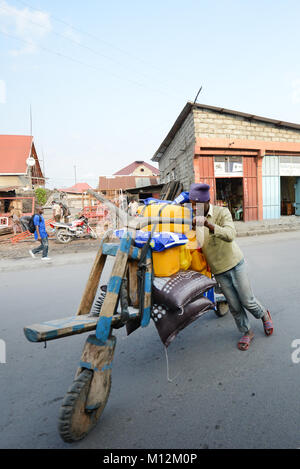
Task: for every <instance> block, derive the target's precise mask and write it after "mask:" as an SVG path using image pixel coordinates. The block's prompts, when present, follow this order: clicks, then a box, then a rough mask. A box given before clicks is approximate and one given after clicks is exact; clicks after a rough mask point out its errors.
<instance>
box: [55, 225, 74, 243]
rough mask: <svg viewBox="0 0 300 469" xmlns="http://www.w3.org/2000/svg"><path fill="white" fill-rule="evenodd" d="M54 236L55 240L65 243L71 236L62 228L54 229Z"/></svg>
mask: <svg viewBox="0 0 300 469" xmlns="http://www.w3.org/2000/svg"><path fill="white" fill-rule="evenodd" d="M55 236H56V239H57V241H58V242H59V243H61V244H67V243H69V242H70V241H71V239H72V236H70V235H68V233H67V230H64V229H62V228H60V229H58V230H57V231H56V235H55Z"/></svg>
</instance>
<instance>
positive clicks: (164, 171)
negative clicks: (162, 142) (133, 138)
mask: <svg viewBox="0 0 300 469" xmlns="http://www.w3.org/2000/svg"><path fill="white" fill-rule="evenodd" d="M194 147H195V128H194V118H193V114H192V113H190V114H189V115H188V116H187V118H186V119H185V121H184V122H183V124H182V126H181V127H180V129H179V130H178V132H177V133H176V135H175V137H174V138H173V140H172V142H171V143H170V145H169V147H168V148H167V150H166V151H165V153H164V155H163V156H162V158H161V159H160V161H159V170H160V172H161V173H160V182H161V183H166V182H169V181H172V180H173V179H176V180H177V181H180V182H181V183H182V184H183V186H184V190H188V189H189V187H190V184H191V183H192V182H193V181H194V166H193V160H194V149H195V148H194Z"/></svg>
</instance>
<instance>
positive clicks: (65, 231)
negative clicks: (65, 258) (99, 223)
mask: <svg viewBox="0 0 300 469" xmlns="http://www.w3.org/2000/svg"><path fill="white" fill-rule="evenodd" d="M50 226H51V228H52V229H53V230H55V236H56V239H57V241H58V242H59V243H62V244H67V243H69V242H70V241H72V239H75V238H86V237H89V238H93V239H96V238H97V234H96V232H95V231H94V230H93V229H92V227H91V226H90V225H89V222H88V219H87V218H86V217H80V218H78V220H74V221H73V222H72V223H60V222H53V223H50Z"/></svg>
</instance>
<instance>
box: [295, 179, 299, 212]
mask: <svg viewBox="0 0 300 469" xmlns="http://www.w3.org/2000/svg"><path fill="white" fill-rule="evenodd" d="M295 215H297V216H298V217H299V216H300V177H297V178H296V184H295Z"/></svg>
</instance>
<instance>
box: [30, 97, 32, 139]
mask: <svg viewBox="0 0 300 469" xmlns="http://www.w3.org/2000/svg"><path fill="white" fill-rule="evenodd" d="M30 136H31V137H32V109H31V104H30Z"/></svg>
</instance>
